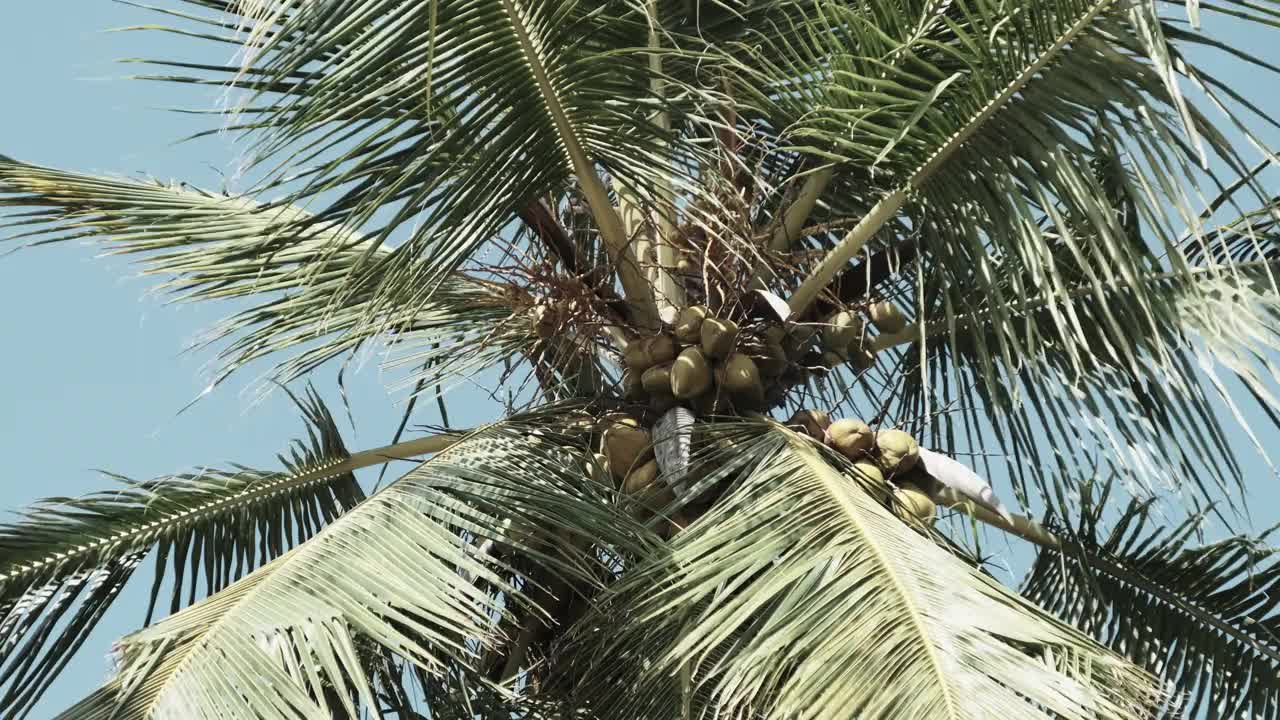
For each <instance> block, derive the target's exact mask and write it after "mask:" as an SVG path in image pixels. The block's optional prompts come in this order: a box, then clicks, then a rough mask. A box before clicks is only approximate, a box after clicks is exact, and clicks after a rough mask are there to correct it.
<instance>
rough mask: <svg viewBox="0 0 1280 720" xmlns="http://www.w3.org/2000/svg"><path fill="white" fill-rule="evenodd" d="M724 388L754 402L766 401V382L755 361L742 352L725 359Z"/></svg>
mask: <svg viewBox="0 0 1280 720" xmlns="http://www.w3.org/2000/svg"><path fill="white" fill-rule="evenodd" d="M723 385H724V388H725V389H726V390H728V391H729V392H731V393H733V394H734V395H736V396H740V397H742V398H744V399H746V400H749V401H751V402H752V403H755V404H759V403H762V402H764V383H762V382H761V381H760V370H759V368H757V367H756V364H755V362H754V361H752V359H751V358H749V357H747V356H746V355H744V354H742V353H733V354H731V355H730V356H729V357H728V358H727V359H726V360H725V361H724V381H723Z"/></svg>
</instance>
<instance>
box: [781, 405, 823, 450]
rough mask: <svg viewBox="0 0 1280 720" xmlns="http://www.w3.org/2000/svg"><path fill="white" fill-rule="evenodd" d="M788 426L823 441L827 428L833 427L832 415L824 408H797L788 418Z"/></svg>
mask: <svg viewBox="0 0 1280 720" xmlns="http://www.w3.org/2000/svg"><path fill="white" fill-rule="evenodd" d="M787 426H788V427H790V428H792V429H793V430H796V431H797V432H803V433H804V434H806V435H808V436H809V437H811V438H813V439H814V440H817V441H819V442H822V441H823V440H825V439H826V433H827V428H829V427H831V416H830V415H828V414H827V413H825V412H823V411H822V410H807V409H802V410H797V411H795V414H793V415H792V416H791V419H789V420H787Z"/></svg>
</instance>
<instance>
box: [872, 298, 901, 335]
mask: <svg viewBox="0 0 1280 720" xmlns="http://www.w3.org/2000/svg"><path fill="white" fill-rule="evenodd" d="M867 317H870V318H871V324H872V325H875V326H876V329H877V330H879V331H880V332H882V333H896V332H902V330H903V329H904V328H906V327H907V318H906V316H905V315H903V314H902V311H901V310H899V309H898V306H897V305H894V304H893V303H891V302H885V301H881V302H878V303H872V304H871V306H870V307H868V308H867Z"/></svg>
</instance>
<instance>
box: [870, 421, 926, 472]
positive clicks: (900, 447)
mask: <svg viewBox="0 0 1280 720" xmlns="http://www.w3.org/2000/svg"><path fill="white" fill-rule="evenodd" d="M876 449H877V451H878V452H879V453H880V465H881V467H883V468H884V469H885V470H886V471H887V472H888V473H889V475H898V474H900V473H905V472H907V471H908V470H910V469H911V468H913V467H915V466H916V462H917V461H919V460H920V446H919V445H918V444H917V443H916V439H915V438H913V437H911V436H910V435H908V434H907V433H905V432H903V431H901V430H881V431H880V432H878V433H876Z"/></svg>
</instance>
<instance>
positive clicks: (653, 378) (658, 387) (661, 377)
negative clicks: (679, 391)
mask: <svg viewBox="0 0 1280 720" xmlns="http://www.w3.org/2000/svg"><path fill="white" fill-rule="evenodd" d="M671 365H672V364H671V363H663V364H661V365H654V366H653V367H651V368H649V369H648V370H645V371H644V374H643V375H641V376H640V383H641V385H643V386H644V391H645V392H647V393H649V394H650V395H654V394H665V395H669V394H671Z"/></svg>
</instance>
